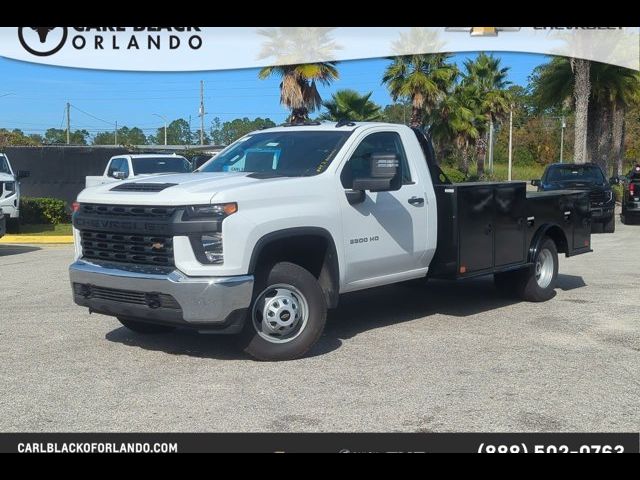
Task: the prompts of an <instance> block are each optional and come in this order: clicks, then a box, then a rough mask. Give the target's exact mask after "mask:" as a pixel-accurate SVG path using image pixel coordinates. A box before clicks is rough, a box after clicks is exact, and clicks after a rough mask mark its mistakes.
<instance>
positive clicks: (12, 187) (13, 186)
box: [4, 182, 16, 194]
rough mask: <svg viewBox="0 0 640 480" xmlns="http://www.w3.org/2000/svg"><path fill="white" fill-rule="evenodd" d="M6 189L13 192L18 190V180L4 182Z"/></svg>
mask: <svg viewBox="0 0 640 480" xmlns="http://www.w3.org/2000/svg"><path fill="white" fill-rule="evenodd" d="M4 191H5V192H9V193H10V194H11V193H15V191H16V182H4Z"/></svg>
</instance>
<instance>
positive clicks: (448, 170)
mask: <svg viewBox="0 0 640 480" xmlns="http://www.w3.org/2000/svg"><path fill="white" fill-rule="evenodd" d="M440 168H441V169H442V171H443V172H444V173H445V174H446V175H447V177H449V180H451V181H452V182H453V183H462V182H465V181H466V180H467V179H466V176H465V174H464V172H461V171H460V170H458V169H457V168H454V167H449V166H446V165H440Z"/></svg>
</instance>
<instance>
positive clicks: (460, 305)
mask: <svg viewBox="0 0 640 480" xmlns="http://www.w3.org/2000/svg"><path fill="white" fill-rule="evenodd" d="M583 286H586V284H585V283H584V281H583V280H582V277H577V276H573V275H559V278H558V288H560V289H562V290H572V289H575V288H580V287H583ZM520 301H521V300H519V299H517V298H511V297H507V296H504V295H503V294H501V293H500V292H499V291H498V290H496V288H495V287H494V285H493V280H492V278H491V277H488V278H478V279H470V280H466V281H461V282H446V281H437V280H432V281H429V282H428V283H426V284H424V285H422V284H416V283H411V282H407V283H400V284H395V285H389V286H385V287H379V288H374V289H370V290H364V291H362V292H354V293H350V294H346V295H343V296H342V297H341V299H340V307H339V308H337V309H336V310H332V311H330V312H329V317H328V319H327V325H326V328H325V331H324V334H323V335H322V337H321V338H320V340H319V341H318V343H317V344H316V346H315V347H314V348H313V349H312V350H311V351H310V352H309V353H308V354H307V355H306V358H310V357H315V356H318V355H324V354H326V353H329V352H332V351H334V350H336V349H338V348H340V346H341V345H342V342H343V340H346V339H349V338H353V337H355V336H357V335H358V334H360V333H363V332H366V331H370V330H374V329H377V328H383V327H386V326H389V325H397V324H399V323H403V322H410V321H414V320H418V319H425V321H429V318H428V317H430V316H433V315H436V314H440V315H446V316H450V317H457V318H464V317H469V316H472V315H478V314H482V313H483V312H487V311H489V310H495V309H498V308H502V307H506V306H509V305H513V304H515V303H518V302H520ZM425 317H427V318H425ZM105 338H106V339H107V340H108V341H110V342H115V343H121V344H124V345H127V346H132V347H140V348H143V349H145V350H152V351H161V352H165V353H167V354H170V355H187V356H192V357H200V358H209V359H216V360H248V359H250V357H249V356H248V355H246V354H244V353H243V352H242V351H240V350H239V349H238V347H237V346H236V345H235V341H234V340H235V339H234V338H233V336H225V335H220V336H218V335H206V334H198V333H197V332H192V331H189V330H176V331H175V332H173V333H170V334H162V335H140V334H136V333H134V332H131V331H130V330H128V329H126V328H124V327H120V328H116V329H115V330H112V331H110V332H108V333H107V334H106V336H105Z"/></svg>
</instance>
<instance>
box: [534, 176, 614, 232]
mask: <svg viewBox="0 0 640 480" xmlns="http://www.w3.org/2000/svg"><path fill="white" fill-rule="evenodd" d="M613 183H617V182H616V181H615V180H614V179H611V180H609V181H607V179H606V176H605V174H604V172H603V171H602V169H601V168H600V166H598V165H596V164H594V163H585V164H576V163H554V164H551V165H549V166H547V168H546V169H545V171H544V173H543V175H542V178H541V179H539V180H531V185H533V186H534V187H538V191H539V192H549V191H556V190H586V191H588V192H589V206H590V211H591V221H592V225H598V226H600V225H601V226H602V230H603V231H604V232H605V233H613V232H615V229H616V220H615V212H614V210H615V206H616V199H615V195H614V194H613V190H611V184H613Z"/></svg>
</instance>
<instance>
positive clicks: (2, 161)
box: [0, 155, 11, 174]
mask: <svg viewBox="0 0 640 480" xmlns="http://www.w3.org/2000/svg"><path fill="white" fill-rule="evenodd" d="M0 173H8V174H11V170H9V162H7V157H5V156H4V155H0Z"/></svg>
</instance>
